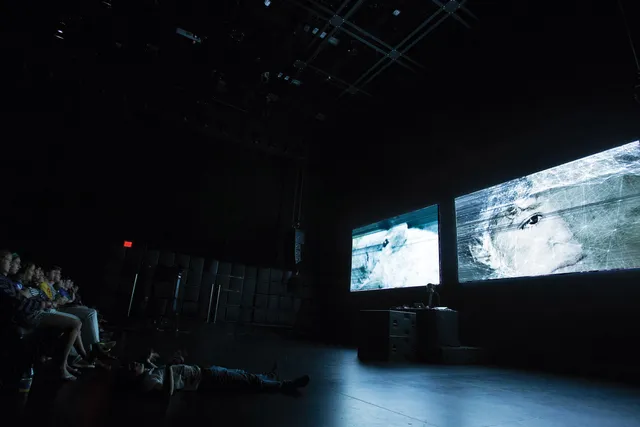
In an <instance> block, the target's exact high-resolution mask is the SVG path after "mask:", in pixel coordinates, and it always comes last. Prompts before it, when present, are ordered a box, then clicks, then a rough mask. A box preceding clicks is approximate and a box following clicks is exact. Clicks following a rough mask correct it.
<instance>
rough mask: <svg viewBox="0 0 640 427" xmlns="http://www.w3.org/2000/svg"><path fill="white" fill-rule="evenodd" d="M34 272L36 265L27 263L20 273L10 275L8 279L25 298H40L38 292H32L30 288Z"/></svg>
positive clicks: (37, 290)
mask: <svg viewBox="0 0 640 427" xmlns="http://www.w3.org/2000/svg"><path fill="white" fill-rule="evenodd" d="M18 259H19V258H18ZM14 262H15V260H14ZM12 265H13V264H12ZM18 270H19V268H18ZM35 272H36V265H35V264H34V263H32V262H29V263H27V264H26V265H25V266H24V268H23V269H22V271H21V272H20V273H14V274H13V276H11V275H10V276H9V278H10V279H11V280H12V281H13V284H14V285H15V286H16V289H17V290H18V291H19V292H20V293H21V294H22V296H24V297H25V298H33V297H40V290H39V289H36V290H35V292H34V290H33V288H31V287H30V286H31V282H32V281H33V276H34V275H35Z"/></svg>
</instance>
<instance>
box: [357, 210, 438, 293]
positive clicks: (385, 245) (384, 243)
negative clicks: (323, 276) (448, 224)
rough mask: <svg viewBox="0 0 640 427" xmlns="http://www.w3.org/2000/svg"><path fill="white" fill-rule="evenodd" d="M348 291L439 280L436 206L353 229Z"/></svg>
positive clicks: (409, 285) (395, 286)
mask: <svg viewBox="0 0 640 427" xmlns="http://www.w3.org/2000/svg"><path fill="white" fill-rule="evenodd" d="M351 236H352V245H351V291H352V292H355V291H371V290H376V289H394V288H408V287H413V286H426V285H427V284H429V283H432V284H434V285H435V284H439V283H440V249H439V244H438V206H437V205H434V206H429V207H427V208H424V209H420V210H417V211H414V212H410V213H407V214H404V215H399V216H396V217H394V218H389V219H387V220H384V221H380V222H376V223H375V224H371V225H367V226H365V227H360V228H357V229H355V230H353V232H352V234H351Z"/></svg>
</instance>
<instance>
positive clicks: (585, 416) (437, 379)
mask: <svg viewBox="0 0 640 427" xmlns="http://www.w3.org/2000/svg"><path fill="white" fill-rule="evenodd" d="M148 346H153V347H154V348H156V349H157V350H158V351H160V353H161V354H164V355H166V356H170V355H171V354H172V352H173V350H175V349H178V348H182V349H186V350H187V352H188V353H189V356H188V360H189V361H192V362H194V363H201V364H217V365H222V366H227V367H239V368H244V369H247V370H251V371H265V370H267V369H268V368H269V367H270V365H271V364H272V363H273V361H274V360H278V362H279V364H280V371H281V376H282V377H292V376H295V375H299V374H301V373H309V374H310V375H311V378H312V381H311V384H310V385H309V387H308V388H307V389H306V390H304V392H303V393H302V395H301V396H299V397H289V396H282V395H204V394H198V393H188V392H183V393H178V394H177V395H175V396H174V397H173V398H172V399H171V402H170V403H169V405H168V407H167V406H166V405H165V404H164V403H162V402H159V401H157V400H155V399H149V398H142V397H140V396H139V395H135V394H133V393H127V392H125V391H118V392H114V391H113V390H112V389H111V387H110V386H111V384H112V381H111V378H110V375H109V374H107V373H106V372H94V373H91V374H88V375H85V376H84V377H83V378H82V380H81V381H78V382H77V383H73V384H65V385H64V386H62V387H61V388H59V389H58V390H57V395H56V397H55V398H52V397H51V396H52V395H53V394H54V393H56V390H54V389H52V388H51V387H46V385H42V384H35V383H34V386H33V389H32V393H31V394H32V395H31V396H30V398H29V403H28V405H27V409H26V412H27V414H28V416H29V417H30V419H31V420H32V421H36V420H40V422H39V423H38V424H39V425H46V426H47V427H49V426H65V427H73V426H96V427H97V426H111V425H122V426H124V425H136V424H137V421H139V422H144V423H145V425H152V426H154V427H156V426H163V425H180V426H187V425H194V424H195V423H198V425H216V426H227V425H229V426H244V425H247V426H249V425H260V426H264V425H274V426H276V425H277V426H281V427H285V426H305V427H314V426H335V427H342V426H367V427H374V426H385V427H387V426H441V427H480V426H501V427H534V426H535V427H538V426H540V427H542V426H544V427H569V426H575V427H592V426H593V427H608V426H612V427H613V426H615V427H625V426H640V391H638V390H636V389H633V388H628V387H624V386H621V385H615V384H610V383H602V382H596V381H590V380H581V379H575V378H562V377H557V376H552V375H544V374H532V373H526V372H523V371H515V370H505V369H499V368H488V367H477V366H425V365H386V364H374V365H369V364H362V363H360V362H359V361H358V360H357V358H356V351H355V350H353V349H343V348H337V347H328V346H321V345H315V344H309V343H303V342H298V341H293V340H291V339H287V338H283V337H282V336H279V335H278V334H277V333H274V332H264V331H257V330H253V331H250V330H246V329H245V330H242V331H239V330H235V331H234V330H232V329H230V328H229V327H224V326H221V327H218V328H204V329H202V330H200V331H198V332H197V333H196V332H194V333H191V334H185V335H182V336H179V337H175V336H167V335H163V334H159V333H156V334H152V333H135V332H129V333H125V335H124V336H123V337H122V338H121V339H120V341H119V347H120V353H121V354H124V353H126V354H127V355H129V356H132V355H135V354H138V353H139V352H142V351H143V350H144V349H145V348H146V347H148ZM43 420H46V422H44V423H43ZM203 423H204V424H203Z"/></svg>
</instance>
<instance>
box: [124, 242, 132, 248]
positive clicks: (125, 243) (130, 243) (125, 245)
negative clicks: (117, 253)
mask: <svg viewBox="0 0 640 427" xmlns="http://www.w3.org/2000/svg"><path fill="white" fill-rule="evenodd" d="M123 246H124V247H125V248H130V247H133V242H130V241H128V240H125V241H124V245H123Z"/></svg>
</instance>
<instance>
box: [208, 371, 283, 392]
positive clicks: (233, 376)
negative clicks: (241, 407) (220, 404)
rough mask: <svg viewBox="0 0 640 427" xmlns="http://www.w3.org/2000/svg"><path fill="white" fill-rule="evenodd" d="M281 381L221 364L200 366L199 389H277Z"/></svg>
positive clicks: (270, 376) (280, 385)
mask: <svg viewBox="0 0 640 427" xmlns="http://www.w3.org/2000/svg"><path fill="white" fill-rule="evenodd" d="M281 388H282V381H279V380H278V379H276V378H275V375H270V374H252V373H249V372H247V371H243V370H242V369H227V368H223V367H221V366H211V367H209V368H202V383H201V384H200V387H199V389H200V390H209V391H216V390H236V391H242V390H252V391H279V390H280V389H281Z"/></svg>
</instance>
